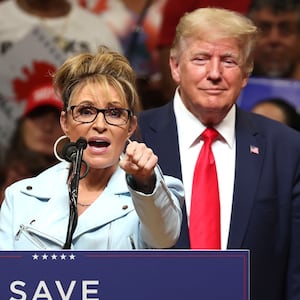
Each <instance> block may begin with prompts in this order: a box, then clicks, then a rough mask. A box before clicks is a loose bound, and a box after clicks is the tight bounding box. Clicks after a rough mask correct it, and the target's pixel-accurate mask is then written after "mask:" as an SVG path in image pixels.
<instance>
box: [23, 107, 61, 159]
mask: <svg viewBox="0 0 300 300" xmlns="http://www.w3.org/2000/svg"><path fill="white" fill-rule="evenodd" d="M59 115H60V114H59V111H58V110H57V109H55V108H50V107H41V108H37V109H36V110H35V111H33V112H32V113H30V114H29V115H28V116H27V117H25V118H24V119H23V122H22V136H23V140H24V143H25V145H26V147H27V148H28V149H30V150H32V151H36V152H39V153H43V154H46V155H49V156H52V155H53V146H54V143H55V141H56V140H57V139H58V138H59V137H60V136H61V135H62V134H63V131H62V129H61V127H60V123H59Z"/></svg>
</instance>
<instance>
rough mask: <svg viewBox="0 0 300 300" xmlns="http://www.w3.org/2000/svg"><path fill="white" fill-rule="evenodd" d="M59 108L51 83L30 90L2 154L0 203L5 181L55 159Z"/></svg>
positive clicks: (26, 174)
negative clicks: (14, 129) (4, 152)
mask: <svg viewBox="0 0 300 300" xmlns="http://www.w3.org/2000/svg"><path fill="white" fill-rule="evenodd" d="M61 110H62V102H61V100H60V99H58V98H57V97H56V96H55V93H54V90H53V87H52V85H43V86H40V87H38V88H36V89H34V90H33V91H32V92H31V93H30V94H29V97H28V100H27V102H26V107H25V111H24V114H23V116H22V117H21V118H20V120H19V122H18V124H17V126H16V131H15V134H14V136H13V137H12V140H11V143H10V146H9V147H8V149H7V150H6V154H5V157H4V162H3V166H2V171H1V177H2V178H1V198H0V204H1V202H2V200H3V191H4V189H5V188H6V187H7V186H8V185H10V184H12V183H14V182H15V181H17V180H20V179H22V178H26V177H31V176H34V175H37V174H38V173H40V172H41V171H43V170H45V169H46V168H48V167H49V166H51V165H53V164H55V163H57V160H56V158H55V156H54V153H53V146H54V143H55V141H56V140H57V139H58V138H59V137H60V136H61V135H62V133H63V132H62V130H61V127H60V124H59V117H60V111H61Z"/></svg>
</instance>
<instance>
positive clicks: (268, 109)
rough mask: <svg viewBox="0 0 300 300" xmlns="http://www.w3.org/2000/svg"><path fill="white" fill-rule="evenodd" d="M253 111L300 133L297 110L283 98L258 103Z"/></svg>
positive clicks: (299, 119) (299, 118)
mask: <svg viewBox="0 0 300 300" xmlns="http://www.w3.org/2000/svg"><path fill="white" fill-rule="evenodd" d="M252 111H253V112H255V113H257V114H259V115H262V116H265V117H268V118H270V119H273V120H276V121H278V122H281V123H283V124H286V125H288V126H290V127H291V128H294V129H296V130H298V131H300V115H299V113H298V112H297V110H296V108H295V107H294V106H293V105H292V104H290V103H289V102H288V101H287V100H285V99H283V98H267V99H263V100H261V101H259V102H257V103H256V104H255V105H254V106H253V107H252Z"/></svg>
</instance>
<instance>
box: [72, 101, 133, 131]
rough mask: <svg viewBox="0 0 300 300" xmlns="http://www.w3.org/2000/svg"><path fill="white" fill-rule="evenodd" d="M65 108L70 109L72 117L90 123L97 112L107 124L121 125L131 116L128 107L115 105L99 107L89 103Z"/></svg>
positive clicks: (94, 118)
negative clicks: (112, 106)
mask: <svg viewBox="0 0 300 300" xmlns="http://www.w3.org/2000/svg"><path fill="white" fill-rule="evenodd" d="M67 110H68V111H71V112H72V117H73V119H74V120H75V121H77V122H80V123H92V122H94V121H95V120H96V118H97V116H98V114H99V113H102V114H103V116H104V119H105V122H106V123H107V124H110V125H115V126H121V125H125V124H126V123H127V122H128V120H129V119H130V117H131V116H132V112H131V111H130V110H129V109H126V108H116V107H114V108H106V109H105V108H104V109H100V108H96V107H94V106H91V105H73V106H70V107H69V108H68V109H67Z"/></svg>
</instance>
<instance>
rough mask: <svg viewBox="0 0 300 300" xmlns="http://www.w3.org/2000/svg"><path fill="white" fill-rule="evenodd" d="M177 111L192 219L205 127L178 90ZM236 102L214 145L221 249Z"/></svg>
mask: <svg viewBox="0 0 300 300" xmlns="http://www.w3.org/2000/svg"><path fill="white" fill-rule="evenodd" d="M174 111H175V117H176V122H177V130H178V140H179V151H180V158H181V169H182V180H183V185H184V189H185V201H186V209H187V215H188V219H189V215H190V207H191V194H192V183H193V173H194V168H195V164H196V160H197V158H198V155H199V153H200V150H201V147H202V145H203V140H202V139H201V138H200V135H201V134H202V132H203V131H204V130H205V128H206V127H205V126H204V125H203V124H202V123H201V122H200V121H199V120H198V119H197V118H196V117H195V116H194V115H193V114H192V113H191V112H190V111H188V110H187V109H186V107H185V106H184V104H183V103H182V100H181V98H180V95H179V92H178V89H177V90H176V93H175V97H174ZM235 111H236V108H235V105H233V107H232V108H231V110H230V111H229V112H228V114H227V116H226V117H225V118H224V120H223V121H222V122H221V123H220V124H218V126H216V127H215V129H216V130H217V131H218V132H219V134H220V138H219V139H218V140H217V141H215V142H214V143H213V144H212V151H213V153H214V157H215V162H216V168H217V173H218V183H219V194H220V207H221V249H226V248H227V240H228V234H229V226H230V218H231V207H232V197H233V186H234V175H235Z"/></svg>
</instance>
